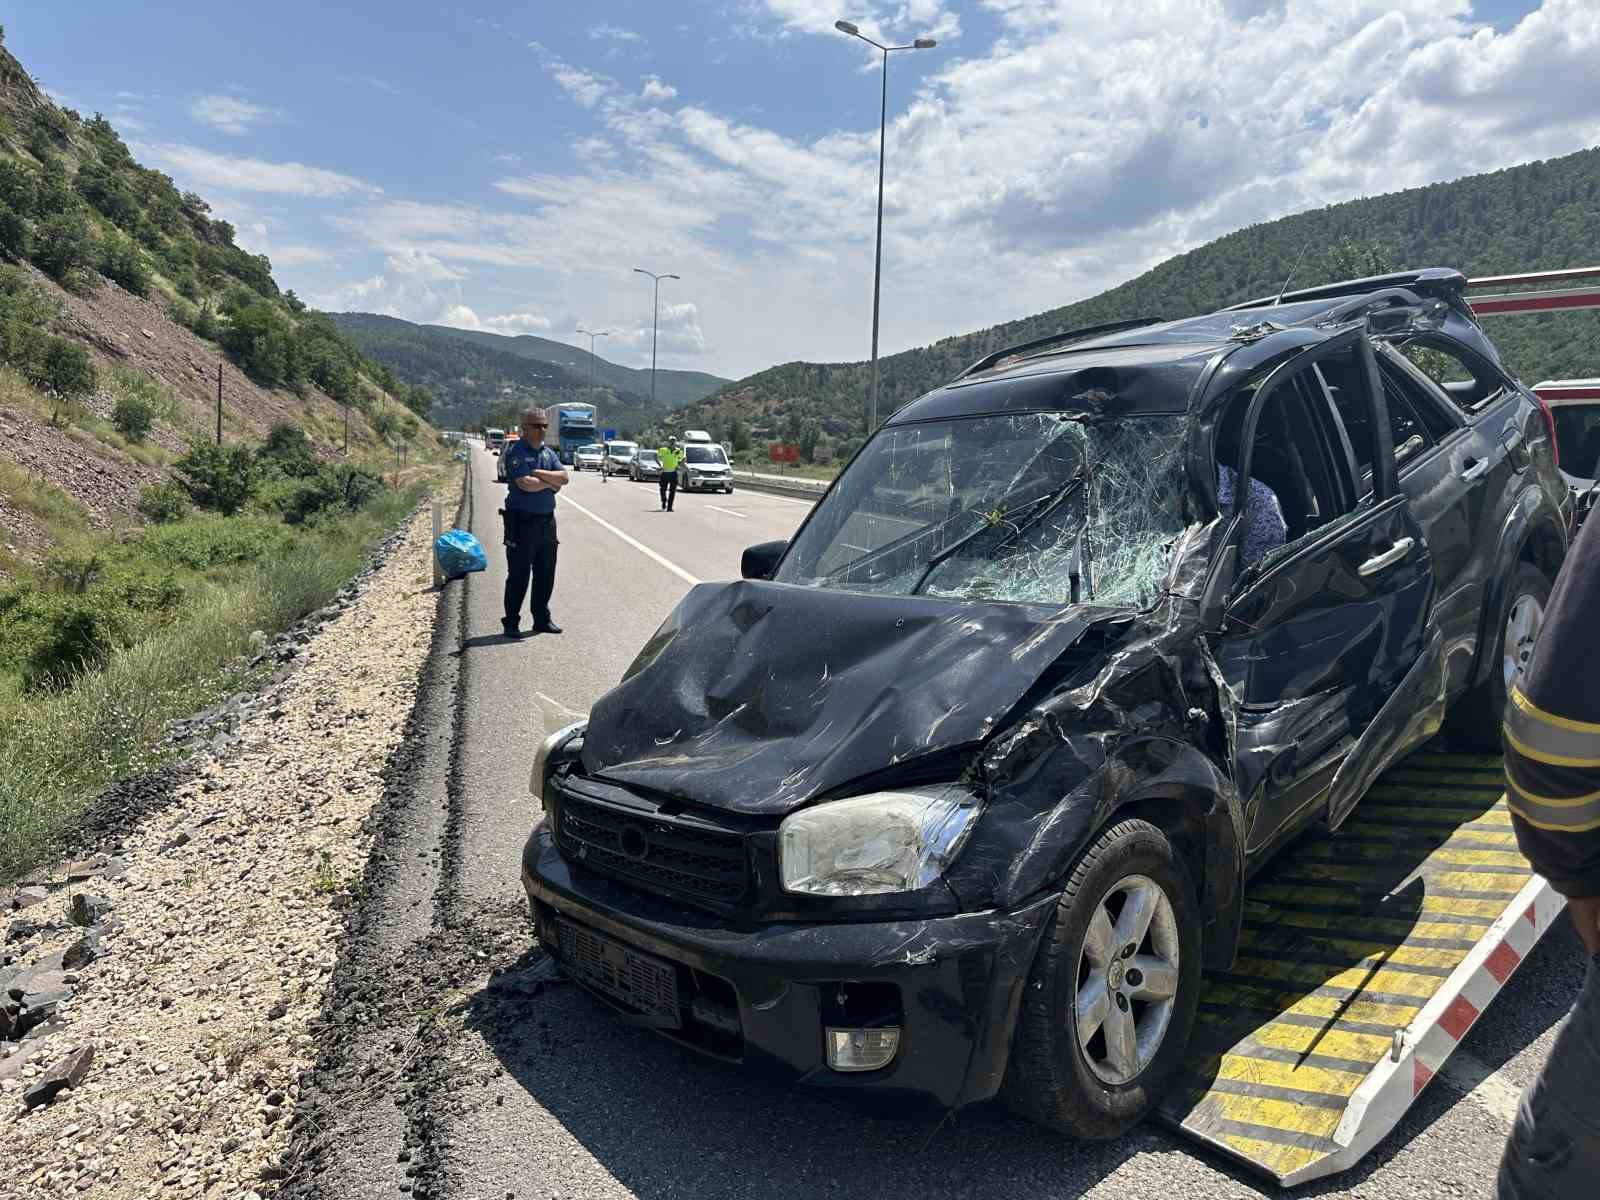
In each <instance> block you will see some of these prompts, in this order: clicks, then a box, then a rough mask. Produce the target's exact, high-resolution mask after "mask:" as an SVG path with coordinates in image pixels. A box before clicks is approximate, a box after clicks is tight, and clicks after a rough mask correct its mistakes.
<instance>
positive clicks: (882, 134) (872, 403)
mask: <svg viewBox="0 0 1600 1200" xmlns="http://www.w3.org/2000/svg"><path fill="white" fill-rule="evenodd" d="M833 27H834V28H835V29H837V30H838V31H839V32H840V33H846V34H849V35H850V36H851V37H853V38H859V39H860V40H861V41H863V42H865V43H867V45H869V46H873V47H876V48H877V49H879V50H881V51H883V91H882V95H881V96H880V98H879V103H878V236H877V240H876V243H875V245H874V248H873V252H872V396H871V399H870V400H869V401H868V402H867V436H868V437H871V436H872V431H873V430H874V429H876V428H877V427H878V299H879V295H880V292H881V284H882V278H883V158H884V143H885V141H886V140H887V132H888V128H889V55H891V54H893V53H894V52H895V51H896V50H931V49H933V47H934V46H936V45H938V43H937V42H935V41H934V40H933V39H932V38H917V39H916V40H915V41H913V42H912V43H911V44H910V45H909V46H885V45H883V44H882V43H880V42H875V41H873V40H872V39H871V38H869V37H867V35H866V34H864V33H862V32H861V30H860V29H859V28H857V27H856V26H855V25H853V24H851V23H850V22H849V21H835V22H834V23H833Z"/></svg>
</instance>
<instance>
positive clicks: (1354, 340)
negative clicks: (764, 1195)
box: [522, 269, 1570, 1137]
mask: <svg viewBox="0 0 1600 1200" xmlns="http://www.w3.org/2000/svg"><path fill="white" fill-rule="evenodd" d="M1464 282H1465V281H1464V280H1463V278H1462V277H1461V276H1460V275H1459V274H1457V273H1456V272H1454V271H1445V270H1437V269H1435V270H1427V271H1419V272H1407V273H1404V274H1397V275H1393V276H1388V277H1384V278H1380V279H1371V280H1359V281H1355V282H1353V283H1348V284H1342V285H1335V286H1330V287H1325V288H1318V289H1313V290H1309V291H1304V292H1299V293H1293V294H1289V295H1286V296H1284V297H1282V298H1281V302H1277V303H1275V302H1274V300H1273V299H1272V298H1268V299H1266V300H1261V301H1257V302H1255V303H1253V304H1251V305H1247V306H1242V307H1241V308H1240V309H1237V310H1230V311H1226V312H1221V313H1214V314H1211V315H1208V316H1202V317H1197V318H1192V319H1188V320H1182V321H1176V322H1171V323H1158V322H1151V321H1128V322H1120V323H1116V324H1112V325H1107V326H1099V327H1095V328H1090V329H1082V330H1077V331H1073V332H1071V333H1068V334H1063V335H1059V336H1057V337H1054V338H1045V339H1041V340H1040V341H1038V342H1033V343H1028V344H1026V345H1023V346H1018V347H1014V348H1012V349H1010V350H1007V351H1002V352H999V353H996V354H992V355H989V356H988V357H986V358H984V359H982V360H980V361H979V362H977V363H975V364H974V365H973V367H972V368H971V369H969V370H968V371H967V372H965V373H964V374H963V375H962V376H961V377H960V378H958V379H956V380H955V381H953V382H952V383H950V384H949V385H947V386H945V387H941V388H938V389H936V390H934V391H933V392H930V393H929V394H927V395H925V396H923V397H922V398H921V399H919V400H917V401H915V402H913V403H911V404H909V405H907V406H906V407H904V408H902V409H900V410H899V411H898V412H896V413H895V414H894V415H893V416H891V417H890V418H889V419H888V421H886V422H885V423H884V425H883V426H882V427H881V428H880V429H878V430H877V432H876V433H874V434H873V436H872V438H871V439H870V441H869V442H868V444H867V445H866V446H865V447H864V448H863V449H862V450H861V452H860V453H859V454H858V455H857V457H856V458H855V459H854V460H853V461H852V462H851V463H850V465H849V466H848V467H847V468H846V469H845V470H844V471H843V472H842V473H841V475H840V476H839V478H838V479H837V480H835V481H834V483H833V485H832V486H831V488H830V489H829V490H828V492H827V493H826V495H824V497H823V498H822V499H821V500H820V501H819V502H818V503H817V505H816V506H815V508H814V509H812V511H811V512H810V514H809V515H808V516H807V517H806V519H805V521H804V522H803V523H802V524H801V526H800V528H799V530H798V531H797V532H796V534H795V535H794V538H793V540H792V541H789V542H771V543H764V544H762V545H759V546H752V547H751V548H749V549H748V550H746V551H745V554H744V561H743V575H744V579H743V580H742V581H737V582H733V583H727V584H701V585H699V586H697V587H695V588H693V589H691V590H690V591H689V592H688V593H687V595H685V596H684V598H683V599H682V601H681V602H680V603H679V605H678V607H677V608H676V610H675V611H674V612H673V613H672V614H671V615H670V616H669V617H668V618H667V620H666V621H665V622H664V623H663V624H662V626H661V628H660V629H659V630H657V632H656V633H655V635H654V636H653V637H651V639H650V640H649V641H648V642H647V643H646V644H645V646H644V647H643V649H642V650H641V651H640V652H639V655H638V657H637V658H636V659H635V660H634V662H633V664H632V665H631V666H630V667H629V668H628V671H627V673H626V674H625V675H624V677H623V679H622V682H621V683H619V684H618V685H617V686H616V687H615V688H613V689H612V690H611V691H610V692H608V693H607V694H606V695H605V696H603V697H602V698H601V699H600V700H599V702H598V703H597V704H596V705H595V706H594V708H593V710H592V712H591V714H590V717H589V720H588V721H587V723H582V722H580V723H578V724H576V725H573V726H569V727H568V728H566V729H563V730H560V731H558V732H556V733H553V734H551V735H550V736H549V737H548V738H547V739H546V740H545V741H544V743H543V745H542V746H541V748H540V750H539V751H538V754H537V757H536V760H535V765H534V770H533V778H532V787H533V790H534V791H535V792H536V793H537V794H538V795H539V796H540V798H541V799H542V802H543V806H544V817H543V819H542V820H541V821H540V823H539V824H538V825H537V826H536V827H535V829H534V831H533V833H532V835H531V836H530V838H529V839H528V842H527V844H526V847H525V848H524V851H523V860H522V867H523V883H524V886H525V888H526V891H527V894H528V898H529V902H530V904H531V906H532V911H533V916H534V921H535V927H536V930H537V936H538V938H539V941H540V942H541V944H542V945H543V946H545V947H546V948H547V950H548V951H549V953H550V954H551V955H552V956H553V957H554V958H556V959H557V960H558V961H559V962H560V963H561V964H562V965H563V966H564V967H565V969H566V970H567V971H568V972H569V973H570V974H571V976H572V977H573V978H574V979H575V980H576V981H577V982H578V983H580V984H581V985H582V986H584V987H585V988H586V989H588V990H589V991H590V992H591V993H592V994H594V995H596V996H598V997H600V998H601V999H602V1000H604V1001H605V1002H606V1003H608V1004H610V1005H612V1006H614V1007H615V1008H617V1009H618V1010H620V1011H621V1012H623V1013H624V1014H626V1017H627V1019H628V1020H629V1022H630V1023H634V1024H644V1025H647V1026H650V1027H652V1028H655V1029H656V1030H658V1031H660V1032H662V1033H664V1034H666V1035H667V1036H669V1037H672V1038H674V1039H676V1040H678V1041H680V1042H682V1043H684V1044H686V1045H689V1046H692V1047H694V1048H696V1049H699V1050H702V1051H705V1052H707V1053H710V1054H714V1055H717V1056H720V1057H723V1058H725V1059H732V1060H737V1061H743V1062H745V1063H748V1064H752V1065H755V1064H762V1065H767V1066H771V1067H775V1068H777V1069H780V1070H782V1071H784V1072H786V1073H788V1074H790V1075H791V1076H793V1077H795V1078H798V1079H799V1080H801V1081H803V1082H804V1083H805V1084H807V1085H812V1086H819V1087H838V1088H863V1087H865V1088H873V1089H881V1090H883V1091H886V1092H889V1093H892V1094H895V1095H898V1096H923V1097H928V1098H931V1099H932V1100H934V1101H935V1102H936V1103H937V1104H938V1105H939V1106H940V1107H944V1108H955V1107H959V1106H961V1105H965V1104H969V1103H972V1102H975V1101H979V1100H983V1099H985V1098H987V1097H990V1096H993V1095H995V1094H997V1093H998V1094H1000V1095H1002V1096H1003V1097H1004V1098H1005V1099H1006V1101H1007V1102H1008V1103H1009V1104H1011V1105H1012V1106H1013V1107H1014V1108H1015V1109H1016V1110H1017V1111H1019V1112H1021V1113H1024V1114H1026V1115H1027V1116H1029V1117H1031V1118H1033V1119H1035V1120H1037V1121H1039V1122H1041V1123H1043V1124H1045V1125H1047V1126H1049V1127H1051V1128H1053V1129H1056V1130H1060V1131H1063V1132H1065V1133H1069V1134H1074V1135H1078V1136H1084V1137H1106V1136H1112V1135H1114V1134H1117V1133H1119V1132H1120V1131H1122V1130H1124V1129H1126V1128H1128V1127H1129V1126H1130V1125H1132V1124H1133V1123H1134V1122H1136V1121H1138V1120H1139V1119H1140V1118H1141V1117H1143V1116H1144V1115H1145V1114H1147V1113H1148V1112H1149V1111H1150V1110H1151V1108H1152V1107H1153V1106H1154V1105H1155V1104H1156V1103H1157V1102H1158V1101H1159V1099H1160V1098H1161V1096H1162V1094H1163V1093H1164V1092H1165V1091H1166V1090H1167V1089H1168V1087H1169V1085H1171V1084H1172V1083H1173V1081H1174V1079H1175V1077H1176V1073H1177V1071H1178V1069H1179V1066H1180V1064H1181V1063H1182V1061H1183V1060H1184V1056H1185V1050H1186V1046H1187V1043H1188V1041H1189V1037H1190V1032H1191V1029H1192V1026H1193V1024H1194V1020H1195V1013H1196V1005H1197V1000H1198V993H1199V988H1200V980H1201V971H1202V968H1205V969H1212V970H1219V971H1225V970H1227V969H1228V968H1229V967H1230V965H1231V964H1232V963H1233V961H1234V958H1235V954H1236V950H1237V946H1238V941H1239V931H1240V925H1241V920H1242V919H1243V893H1244V881H1245V880H1246V879H1247V878H1248V877H1249V876H1250V875H1251V874H1252V873H1253V872H1254V871H1255V870H1256V869H1258V868H1259V867H1260V866H1262V865H1263V864H1264V863H1265V862H1266V861H1267V860H1268V859H1269V858H1270V857H1271V856H1272V855H1273V854H1274V853H1275V852H1276V851H1277V850H1278V849H1279V848H1280V847H1282V846H1284V845H1285V844H1286V843H1288V842H1289V841H1291V840H1292V839H1294V838H1296V837H1297V835H1299V834H1300V833H1301V832H1302V831H1303V830H1305V829H1307V828H1308V827H1310V826H1313V825H1317V824H1323V825H1327V826H1332V827H1335V828H1337V827H1338V826H1339V825H1340V824H1341V823H1342V822H1343V821H1344V820H1345V819H1346V818H1347V817H1348V816H1349V815H1350V813H1351V811H1352V810H1353V809H1354V808H1355V806H1356V805H1357V804H1358V803H1359V802H1360V800H1361V798H1362V795H1363V793H1364V792H1365V791H1366V790H1367V788H1368V787H1369V785H1370V784H1371V783H1372V782H1373V780H1374V779H1376V778H1377V776H1378V775H1379V774H1380V773H1381V772H1382V771H1383V770H1384V769H1385V768H1387V767H1388V766H1389V765H1390V764H1392V763H1394V762H1395V761H1397V760H1398V759H1399V758H1400V757H1401V756H1403V755H1405V754H1406V753H1407V752H1408V751H1410V750H1411V749H1412V748H1414V747H1416V746H1418V745H1419V744H1421V743H1422V742H1423V741H1425V740H1427V739H1430V738H1432V737H1433V736H1434V735H1435V734H1436V733H1438V732H1439V731H1440V730H1441V729H1444V730H1446V731H1447V732H1448V734H1449V735H1450V736H1451V737H1452V738H1454V739H1456V740H1458V741H1459V742H1460V743H1461V744H1462V745H1465V746H1469V747H1476V748H1483V749H1489V748H1491V747H1495V746H1497V745H1498V738H1499V719H1500V713H1501V712H1502V710H1503V709H1504V706H1505V700H1506V694H1507V689H1508V687H1509V685H1510V683H1511V682H1512V681H1513V680H1514V679H1516V678H1517V676H1518V674H1519V673H1520V672H1521V671H1522V670H1523V669H1524V668H1525V667H1526V664H1527V662H1528V658H1529V655H1530V653H1531V652H1532V648H1533V640H1534V637H1535V635H1536V634H1537V631H1538V627H1539V624H1540V622H1541V620H1542V615H1543V607H1544V605H1545V604H1546V602H1547V600H1548V596H1549V591H1550V581H1551V579H1552V578H1553V577H1554V575H1555V574H1556V572H1557V570H1558V569H1559V567H1560V565H1561V561H1562V558H1563V556H1564V554H1565V553H1566V547H1567V527H1568V521H1567V517H1568V512H1567V506H1568V505H1569V504H1570V493H1569V490H1568V488H1567V486H1566V483H1565V481H1564V480H1563V479H1562V477H1561V475H1560V473H1559V472H1558V470H1557V468H1556V463H1555V460H1554V456H1553V453H1552V440H1553V418H1552V416H1551V413H1550V411H1549V409H1547V408H1545V407H1544V406H1543V405H1542V404H1541V403H1540V402H1539V400H1538V398H1537V397H1536V396H1534V395H1533V394H1532V393H1531V392H1530V391H1528V390H1527V389H1526V388H1524V387H1523V386H1522V385H1521V384H1519V383H1518V382H1517V381H1516V380H1515V379H1513V378H1512V377H1511V376H1510V375H1509V374H1508V373H1507V372H1506V370H1505V369H1504V368H1503V367H1502V366H1501V365H1500V361H1499V356H1498V354H1497V352H1496V350H1495V348H1494V346H1493V344H1492V343H1491V342H1490V341H1489V339H1488V338H1487V337H1486V336H1485V334H1484V332H1483V330H1482V329H1481V327H1480V326H1479V325H1478V324H1477V322H1476V320H1475V319H1474V317H1473V316H1472V313H1471V310H1470V309H1469V308H1468V307H1467V305H1466V303H1465V302H1464V300H1463V298H1462V285H1463V283H1464ZM690 449H691V451H692V449H693V447H690ZM1419 836H1421V835H1420V834H1419Z"/></svg>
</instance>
